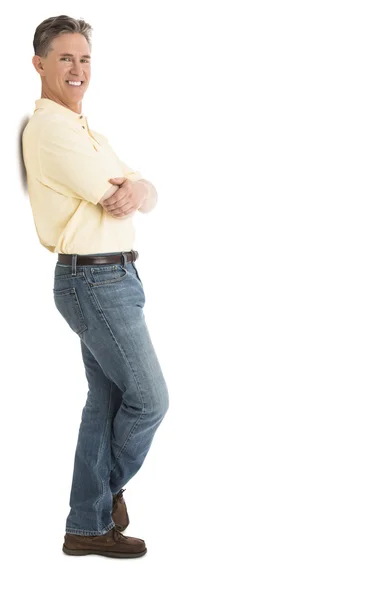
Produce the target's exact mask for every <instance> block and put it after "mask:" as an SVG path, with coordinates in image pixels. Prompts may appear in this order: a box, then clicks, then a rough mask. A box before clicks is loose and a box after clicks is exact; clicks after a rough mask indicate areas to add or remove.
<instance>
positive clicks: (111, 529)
mask: <svg viewBox="0 0 365 600" xmlns="http://www.w3.org/2000/svg"><path fill="white" fill-rule="evenodd" d="M91 31H92V28H91V26H90V25H89V24H88V23H86V22H85V21H83V20H82V19H73V18H71V17H68V16H66V15H61V16H58V17H52V18H49V19H46V20H45V21H43V22H42V23H41V24H40V25H39V26H38V27H37V29H36V31H35V35H34V40H33V46H34V57H33V59H32V62H33V65H34V67H35V69H36V71H37V73H38V74H39V75H40V77H41V98H40V99H38V100H36V102H35V110H34V114H33V115H32V117H31V118H30V120H29V122H28V124H27V126H26V128H25V130H24V133H23V157H24V162H25V167H26V171H27V181H28V191H29V197H30V202H31V207H32V211H33V216H34V222H35V226H36V231H37V235H38V238H39V241H40V243H41V244H42V245H43V246H44V247H45V248H47V250H49V251H50V252H52V253H57V262H56V265H55V272H54V286H53V297H54V302H55V305H56V308H57V310H58V311H59V313H60V314H61V315H62V317H63V319H64V320H65V321H66V322H67V324H68V326H69V327H70V328H71V330H72V331H73V332H74V333H75V334H76V335H77V336H78V337H79V339H80V345H81V353H82V359H83V362H84V368H85V374H86V378H87V383H88V394H87V400H86V404H85V407H84V409H83V412H82V419H81V424H80V429H79V435H78V440H77V446H76V452H75V461H74V472H73V479H72V486H71V494H70V512H69V514H68V517H67V520H66V533H65V539H64V544H63V551H64V552H65V553H66V554H69V555H74V556H80V555H85V554H101V555H103V556H110V557H117V558H126V557H127V558H133V557H138V556H143V555H144V554H145V553H146V545H145V542H144V540H142V539H140V538H132V537H127V536H125V535H123V533H122V531H124V529H125V528H126V527H127V525H128V524H129V516H128V512H127V508H126V504H125V500H124V496H123V492H124V491H125V490H124V488H123V486H124V485H125V484H126V483H127V482H128V481H129V480H130V479H131V478H132V477H133V476H134V475H135V474H136V472H137V471H138V470H139V469H140V467H141V466H142V464H143V462H144V459H145V457H146V455H147V453H148V451H149V448H150V445H151V443H152V439H153V437H154V434H155V432H156V430H157V428H158V427H159V425H160V423H161V421H162V419H163V418H164V416H165V413H166V411H167V409H168V390H167V386H166V382H165V379H164V377H163V374H162V371H161V367H160V364H159V361H158V358H157V356H156V352H155V350H154V347H153V344H152V341H151V338H150V335H149V332H148V329H147V326H146V323H145V318H144V314H143V308H144V304H145V295H144V289H143V284H142V281H141V278H140V276H139V274H138V271H137V268H136V266H135V261H136V259H137V258H138V252H137V251H136V250H134V249H133V245H134V240H135V230H134V225H133V216H134V214H135V213H136V211H137V210H138V211H140V212H143V213H148V212H150V211H151V210H152V209H153V208H154V207H155V205H156V202H157V192H156V189H155V188H154V186H153V185H152V184H151V183H150V182H149V181H147V180H145V179H142V177H141V174H140V173H139V172H138V171H134V170H133V169H131V168H130V167H128V165H127V164H126V163H124V162H123V161H122V160H120V159H119V157H118V156H117V154H116V153H115V152H114V150H113V149H112V148H111V146H110V145H109V143H108V140H107V139H106V138H105V137H104V136H103V135H101V134H99V133H97V132H96V131H93V130H92V129H90V127H89V123H88V119H87V117H86V116H85V114H84V113H83V111H82V101H83V97H84V94H85V92H86V90H87V88H88V86H89V83H90V75H91V42H90V36H91ZM102 98H103V94H101V99H102ZM114 123H115V126H119V119H118V118H116V119H115V121H114ZM120 134H122V131H120ZM58 355H59V360H61V365H60V367H61V370H62V372H63V373H64V374H67V373H68V372H69V370H70V369H72V368H73V365H72V364H70V363H69V361H68V360H67V354H66V356H65V353H64V351H63V350H62V351H61V350H59V353H58ZM61 356H62V358H61ZM50 426H51V423H50Z"/></svg>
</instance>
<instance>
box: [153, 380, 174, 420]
mask: <svg viewBox="0 0 365 600" xmlns="http://www.w3.org/2000/svg"><path fill="white" fill-rule="evenodd" d="M169 404H170V402H169V393H168V390H167V388H166V386H164V387H163V388H162V389H160V390H159V392H158V394H156V395H155V398H154V401H153V406H152V412H153V413H154V416H155V418H156V420H158V421H162V419H163V418H164V416H165V414H166V413H167V411H168V408H169Z"/></svg>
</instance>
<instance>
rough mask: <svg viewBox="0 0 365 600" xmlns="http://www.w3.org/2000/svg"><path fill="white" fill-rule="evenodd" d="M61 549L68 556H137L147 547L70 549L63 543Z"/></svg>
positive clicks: (142, 554)
mask: <svg viewBox="0 0 365 600" xmlns="http://www.w3.org/2000/svg"><path fill="white" fill-rule="evenodd" d="M62 551H63V552H64V553H65V554H68V555H69V556H86V555H87V554H98V555H99V556H108V557H109V558H139V557H140V556H144V555H145V554H146V552H147V548H146V549H145V550H143V551H142V552H131V553H129V554H127V553H126V552H108V551H107V550H105V551H104V550H71V549H70V548H67V547H66V546H65V545H63V547H62Z"/></svg>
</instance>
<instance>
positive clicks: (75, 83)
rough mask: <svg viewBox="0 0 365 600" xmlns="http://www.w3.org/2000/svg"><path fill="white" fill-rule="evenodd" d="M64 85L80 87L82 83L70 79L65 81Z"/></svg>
mask: <svg viewBox="0 0 365 600" xmlns="http://www.w3.org/2000/svg"><path fill="white" fill-rule="evenodd" d="M66 83H68V84H69V85H71V86H72V87H81V86H82V85H83V83H84V82H83V81H80V80H74V81H73V80H72V79H67V80H66Z"/></svg>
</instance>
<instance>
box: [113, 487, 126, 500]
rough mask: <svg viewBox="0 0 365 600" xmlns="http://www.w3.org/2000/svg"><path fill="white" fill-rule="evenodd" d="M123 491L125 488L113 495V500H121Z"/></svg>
mask: <svg viewBox="0 0 365 600" xmlns="http://www.w3.org/2000/svg"><path fill="white" fill-rule="evenodd" d="M123 492H125V489H123V490H120V491H119V492H118V493H117V494H116V495H115V496H114V501H115V502H116V501H117V500H123Z"/></svg>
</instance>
